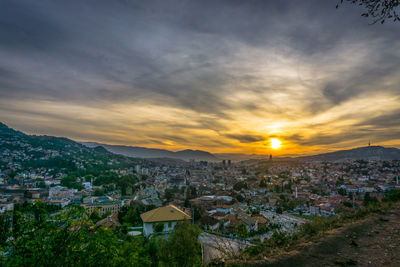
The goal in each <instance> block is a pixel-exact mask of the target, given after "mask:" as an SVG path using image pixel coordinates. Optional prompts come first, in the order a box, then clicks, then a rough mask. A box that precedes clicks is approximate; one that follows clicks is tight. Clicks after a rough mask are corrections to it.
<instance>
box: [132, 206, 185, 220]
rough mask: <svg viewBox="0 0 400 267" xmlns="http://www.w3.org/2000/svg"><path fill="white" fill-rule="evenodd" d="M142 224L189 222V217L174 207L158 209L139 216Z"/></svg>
mask: <svg viewBox="0 0 400 267" xmlns="http://www.w3.org/2000/svg"><path fill="white" fill-rule="evenodd" d="M140 218H142V220H143V222H166V221H183V220H190V219H191V217H190V216H189V215H188V214H186V213H185V212H184V211H182V210H180V209H178V208H177V207H175V206H174V205H168V206H164V207H159V208H156V209H153V210H150V211H148V212H145V213H143V214H140Z"/></svg>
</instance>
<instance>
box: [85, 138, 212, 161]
mask: <svg viewBox="0 0 400 267" xmlns="http://www.w3.org/2000/svg"><path fill="white" fill-rule="evenodd" d="M82 144H83V145H85V146H87V147H96V146H102V147H104V148H105V149H107V150H108V151H110V152H112V153H115V154H120V155H124V156H129V157H135V158H171V159H181V160H185V161H189V160H191V159H194V160H205V161H218V160H219V159H218V158H217V157H215V156H214V155H213V154H211V153H209V152H207V151H202V150H190V149H187V150H182V151H177V152H173V151H169V150H165V149H156V148H146V147H137V146H119V145H107V144H100V143H95V142H84V143H82Z"/></svg>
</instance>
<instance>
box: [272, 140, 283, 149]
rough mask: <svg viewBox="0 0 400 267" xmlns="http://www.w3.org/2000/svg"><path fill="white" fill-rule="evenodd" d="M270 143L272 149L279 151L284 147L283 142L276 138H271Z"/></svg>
mask: <svg viewBox="0 0 400 267" xmlns="http://www.w3.org/2000/svg"><path fill="white" fill-rule="evenodd" d="M270 142H271V148H273V149H278V148H280V147H281V145H282V142H281V141H280V140H279V139H276V138H271V139H270Z"/></svg>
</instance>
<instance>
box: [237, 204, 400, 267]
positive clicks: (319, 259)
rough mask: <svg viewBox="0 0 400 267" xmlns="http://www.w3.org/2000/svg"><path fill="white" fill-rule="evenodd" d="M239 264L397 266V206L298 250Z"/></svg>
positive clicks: (399, 248)
mask: <svg viewBox="0 0 400 267" xmlns="http://www.w3.org/2000/svg"><path fill="white" fill-rule="evenodd" d="M239 265H241V264H239ZM242 265H243V266H246V267H248V266H313V267H315V266H385V267H389V266H396V267H400V205H397V206H396V207H394V208H393V209H391V210H390V211H389V212H387V213H385V214H381V215H372V216H371V217H368V218H367V219H365V220H362V221H359V222H357V223H353V224H351V225H347V226H345V227H344V228H342V229H338V230H337V231H336V232H334V233H332V234H329V235H327V236H325V237H323V238H322V239H321V240H320V241H319V242H316V243H312V244H310V245H305V246H304V247H301V248H300V249H298V250H297V251H291V252H288V253H285V254H283V255H280V256H277V257H274V258H270V259H266V260H264V261H258V262H251V263H248V262H247V263H243V264H242Z"/></svg>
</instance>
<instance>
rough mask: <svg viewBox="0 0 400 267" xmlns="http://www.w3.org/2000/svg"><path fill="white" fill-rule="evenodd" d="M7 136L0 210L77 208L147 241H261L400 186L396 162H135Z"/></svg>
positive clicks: (0, 147)
mask: <svg viewBox="0 0 400 267" xmlns="http://www.w3.org/2000/svg"><path fill="white" fill-rule="evenodd" d="M1 131H2V138H1V139H0V167H1V169H0V212H1V213H6V212H11V211H12V210H13V208H14V205H17V204H23V203H34V202H36V201H41V202H43V203H46V204H48V205H51V206H54V210H55V211H57V210H61V209H65V208H66V207H68V206H70V205H80V206H82V207H84V208H85V209H86V211H87V212H88V213H89V214H91V216H93V217H94V218H98V219H97V225H98V226H101V225H106V226H108V227H114V228H115V227H120V226H121V225H124V226H125V227H126V228H127V230H128V232H129V233H131V234H135V235H138V234H139V235H144V236H146V237H148V236H151V235H153V234H156V233H168V232H170V231H172V230H173V229H174V225H175V224H176V222H178V221H181V220H189V221H192V223H194V224H196V225H198V226H199V227H200V228H201V229H202V230H203V231H204V233H207V234H208V235H215V236H219V237H221V238H232V239H237V240H241V241H245V242H255V241H257V240H258V241H263V240H264V239H265V238H269V237H270V236H271V235H272V233H273V232H274V230H276V229H279V230H280V231H285V232H295V231H296V230H297V229H298V227H299V226H300V225H301V224H302V223H304V222H307V221H309V220H311V219H312V218H314V217H315V216H323V217H330V216H337V215H338V214H340V213H341V212H343V211H351V210H357V209H360V208H361V207H363V206H364V205H366V204H368V203H369V202H380V201H381V200H382V198H383V197H384V196H385V194H386V193H387V192H389V191H390V190H393V189H397V190H400V184H399V174H400V161H399V160H379V159H374V160H344V161H340V162H325V161H304V160H295V159H279V158H276V159H275V158H274V157H273V156H268V157H266V159H260V160H247V161H241V162H232V161H231V160H221V161H218V162H206V161H195V160H191V161H190V162H185V161H181V160H171V159H169V160H166V159H165V160H162V159H157V160H151V159H131V158H127V157H124V156H121V155H114V154H112V153H109V152H107V151H105V149H103V148H101V147H98V148H94V149H91V148H87V147H85V146H83V145H81V144H78V143H75V142H73V141H71V140H68V139H59V138H52V137H36V136H27V135H25V134H22V133H19V132H16V131H14V130H12V129H10V128H8V127H7V126H5V125H2V126H1ZM136 213H138V214H136ZM138 215H140V217H139V216H138ZM205 242H206V241H205Z"/></svg>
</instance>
